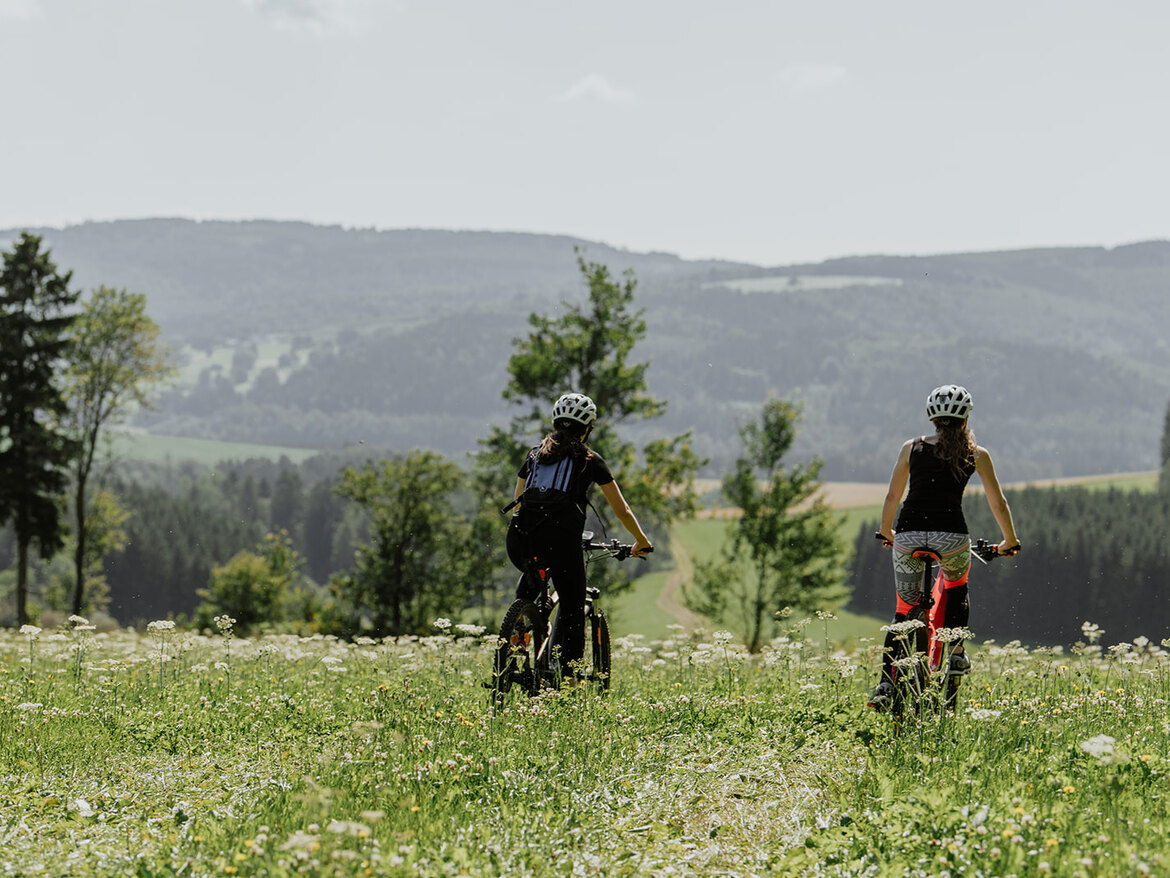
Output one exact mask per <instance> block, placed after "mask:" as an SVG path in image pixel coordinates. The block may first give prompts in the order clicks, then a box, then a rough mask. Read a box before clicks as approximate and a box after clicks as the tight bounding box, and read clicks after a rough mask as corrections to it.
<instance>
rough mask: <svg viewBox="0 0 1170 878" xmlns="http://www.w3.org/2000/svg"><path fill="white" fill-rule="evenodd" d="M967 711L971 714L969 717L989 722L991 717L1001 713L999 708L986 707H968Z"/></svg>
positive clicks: (995, 717) (997, 716) (996, 716)
mask: <svg viewBox="0 0 1170 878" xmlns="http://www.w3.org/2000/svg"><path fill="white" fill-rule="evenodd" d="M967 713H968V714H970V715H971V719H973V720H978V721H979V722H990V721H991V720H993V719H998V718H999V716H1000V715H1001V714H1002V713H1003V711H1000V710H990V709H989V708H986V707H968V708H967Z"/></svg>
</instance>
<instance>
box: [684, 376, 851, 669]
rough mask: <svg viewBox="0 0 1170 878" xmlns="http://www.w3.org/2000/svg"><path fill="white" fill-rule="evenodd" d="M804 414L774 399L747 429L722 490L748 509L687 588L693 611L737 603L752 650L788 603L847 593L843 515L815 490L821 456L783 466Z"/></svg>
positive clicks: (802, 606)
mask: <svg viewBox="0 0 1170 878" xmlns="http://www.w3.org/2000/svg"><path fill="white" fill-rule="evenodd" d="M799 420H800V409H799V407H797V406H795V405H793V404H791V403H789V402H785V401H783V400H778V399H769V400H768V401H767V402H765V403H764V406H763V410H762V411H761V413H760V419H759V421H758V422H751V423H748V424H746V425H744V426H743V427H741V428H740V431H739V433H740V438H741V440H742V442H743V446H744V454H743V455H742V456H741V457H740V458H739V459H738V460H737V461H736V464H735V470H734V471H732V472H731V473H729V474H728V475H727V476H726V477H725V478H724V480H723V494H724V497H725V498H726V500H727V501H728V502H729V503H731V504H732V505H733V506H736V507H738V508H739V510H740V511H741V515H740V516H739V517H738V518H736V519H734V520H733V521H732V522H731V523H730V525H729V539H728V540H727V543H726V544H725V546H724V549H723V552H722V555H721V557H720V558H719V559H718V560H716V561H700V562H698V563H697V564H696V565H695V578H694V587H693V589H692V591H691V593H690V594H689V595H688V599H689V602H690V603H691V606H692V608H693V609H694V610H696V611H697V612H700V613H702V614H704V615H706V616H709V617H711V618H713V619H717V620H720V621H724V622H726V621H728V620H729V619H730V617H731V615H732V613H731V612H730V611H731V610H732V609H733V608H734V615H735V617H736V618H737V619H738V620H739V621H740V622H741V623H742V625H743V635H744V640H745V642H746V643H747V645H748V649H749V650H750V651H751V652H757V651H759V649H760V647H761V645H762V644H763V641H764V638H765V637H766V636H767V634H768V632H769V631H770V630H771V629H772V627H773V624H774V619H775V618H776V616H777V614H778V613H780V612H781V611H782V610H783V609H784V608H785V607H791V608H792V609H794V610H815V609H822V608H825V607H826V606H827V605H828V604H830V603H832V602H835V601H836V600H839V599H840V597H842V596H843V595H842V592H841V588H840V586H841V580H842V570H841V563H840V560H839V559H840V555H841V552H842V546H841V544H840V541H839V539H838V536H837V519H836V516H835V515H834V513H833V512H832V511H831V510H830V509H829V508H828V507H827V506H826V505H825V504H824V502H823V501H822V500H821V499H819V498H817V497H815V495H816V493H817V490H818V489H819V488H820V482H819V481H818V478H817V477H818V475H819V472H820V462H819V461H814V462H812V463H811V464H808V465H798V466H794V467H792V468H790V469H785V468H784V467H783V465H782V464H783V459H784V456H785V455H786V454H787V453H788V451H789V449H790V448H791V446H792V441H793V438H794V436H795V435H796V424H797V423H798V422H799ZM761 480H762V484H761Z"/></svg>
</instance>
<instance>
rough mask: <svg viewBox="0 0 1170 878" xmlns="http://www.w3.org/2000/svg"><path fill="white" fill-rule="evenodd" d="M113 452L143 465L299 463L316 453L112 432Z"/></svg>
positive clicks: (242, 443) (240, 443)
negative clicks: (285, 460)
mask: <svg viewBox="0 0 1170 878" xmlns="http://www.w3.org/2000/svg"><path fill="white" fill-rule="evenodd" d="M112 440H113V444H114V453H115V454H116V455H117V456H118V457H122V458H128V459H130V460H142V461H146V462H147V463H181V462H182V461H188V460H189V461H194V462H195V463H199V464H203V465H204V466H214V465H215V464H217V463H222V462H224V461H229V460H234V461H242V460H250V459H252V458H262V459H264V460H273V461H276V460H280V458H282V457H287V458H288V459H289V460H291V461H292V462H293V463H301V462H302V461H305V460H308V459H309V458H310V457H313V456H315V455H317V454H320V452H319V451H316V450H314V449H311V448H287V447H284V446H280V445H256V444H252V443H249V442H218V441H214V440H210V439H190V438H186V437H180V436H155V435H152V434H150V433H115V434H113V435H112Z"/></svg>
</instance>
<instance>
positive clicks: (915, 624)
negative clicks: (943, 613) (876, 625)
mask: <svg viewBox="0 0 1170 878" xmlns="http://www.w3.org/2000/svg"><path fill="white" fill-rule="evenodd" d="M925 627H926V623H925V622H923V621H922V620H921V619H907V620H906V621H905V622H893V623H891V624H889V625H883V626H882V631H889V632H891V633H893V634H909V633H910V632H911V631H917V630H918V629H919V628H925Z"/></svg>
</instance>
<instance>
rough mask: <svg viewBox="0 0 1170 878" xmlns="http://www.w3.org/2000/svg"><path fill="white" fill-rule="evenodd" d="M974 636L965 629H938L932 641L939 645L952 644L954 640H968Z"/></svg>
mask: <svg viewBox="0 0 1170 878" xmlns="http://www.w3.org/2000/svg"><path fill="white" fill-rule="evenodd" d="M974 636H975V635H973V634H972V633H971V632H970V631H969V630H968V629H966V628H939V629H938V631H937V632H935V635H934V639H935V640H937V641H938V642H939V643H954V642H955V641H956V640H970V639H971V638H972V637H974Z"/></svg>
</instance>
